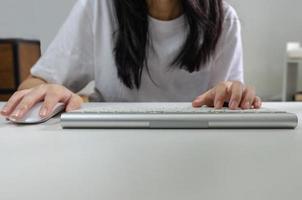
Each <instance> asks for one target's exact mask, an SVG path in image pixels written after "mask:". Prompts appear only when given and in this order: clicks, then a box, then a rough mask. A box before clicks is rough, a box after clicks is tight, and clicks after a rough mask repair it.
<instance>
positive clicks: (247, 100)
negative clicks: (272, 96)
mask: <svg viewBox="0 0 302 200" xmlns="http://www.w3.org/2000/svg"><path fill="white" fill-rule="evenodd" d="M255 97H256V92H255V89H254V88H253V87H250V86H249V87H247V88H246V89H245V91H244V92H243V98H242V101H241V105H240V107H241V108H242V109H250V108H251V107H252V105H253V102H254V99H255Z"/></svg>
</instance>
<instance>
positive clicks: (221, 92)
mask: <svg viewBox="0 0 302 200" xmlns="http://www.w3.org/2000/svg"><path fill="white" fill-rule="evenodd" d="M227 97H228V92H227V85H226V84H224V83H222V84H219V85H218V86H217V87H216V89H215V98H214V107H215V108H216V109H221V108H222V107H223V104H224V101H225V100H226V99H227Z"/></svg>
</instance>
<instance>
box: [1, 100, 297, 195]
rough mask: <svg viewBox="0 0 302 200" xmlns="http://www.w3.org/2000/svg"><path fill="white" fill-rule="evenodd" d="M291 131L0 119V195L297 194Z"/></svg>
mask: <svg viewBox="0 0 302 200" xmlns="http://www.w3.org/2000/svg"><path fill="white" fill-rule="evenodd" d="M2 105H3V104H2ZM265 106H266V107H269V108H279V109H285V110H288V111H291V112H296V113H297V114H299V120H300V124H299V127H298V128H297V129H295V130H62V129H61V127H60V124H59V120H58V119H54V120H52V121H50V122H48V123H46V124H43V125H36V126H26V127H22V126H21V127H17V126H14V125H11V124H7V123H6V122H5V120H3V119H0V199H1V200H151V199H154V200H184V199H185V200H195V199H196V200H216V199H217V200H262V199H263V200H285V199H286V200H301V199H302V124H301V119H302V104H301V103H300V104H298V103H267V104H265Z"/></svg>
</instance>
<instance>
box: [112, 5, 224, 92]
mask: <svg viewBox="0 0 302 200" xmlns="http://www.w3.org/2000/svg"><path fill="white" fill-rule="evenodd" d="M181 3H182V9H183V13H184V16H185V17H186V21H187V23H188V26H189V32H188V35H187V39H186V42H185V44H184V45H183V47H182V49H181V50H180V53H179V55H178V56H177V57H176V58H175V59H174V61H173V63H171V66H172V65H176V66H179V68H180V69H185V70H187V71H189V72H191V73H192V72H194V71H198V70H200V68H201V66H202V65H204V64H206V63H207V62H208V61H209V60H210V58H211V56H212V55H213V54H214V52H215V50H216V46H217V43H218V40H219V38H220V35H221V32H222V24H223V18H224V14H223V3H222V0H181ZM114 6H115V11H116V17H117V21H118V30H117V32H116V34H117V36H116V43H115V49H114V54H115V61H116V65H117V70H118V76H119V78H120V79H121V81H122V82H123V83H124V84H125V85H126V86H127V87H128V88H130V89H133V88H134V87H136V88H139V87H140V84H141V77H142V72H143V68H144V67H147V61H146V60H147V46H148V41H149V40H148V26H149V25H148V6H147V2H146V0H114ZM147 70H148V69H147Z"/></svg>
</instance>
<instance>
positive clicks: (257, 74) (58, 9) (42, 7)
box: [0, 0, 302, 98]
mask: <svg viewBox="0 0 302 200" xmlns="http://www.w3.org/2000/svg"><path fill="white" fill-rule="evenodd" d="M228 1H229V2H230V3H231V4H232V5H234V7H235V8H236V10H237V11H238V13H239V16H240V20H241V23H242V27H243V40H244V51H245V68H246V82H247V83H249V84H253V85H255V86H256V87H257V90H258V93H259V94H260V95H261V96H262V97H265V98H271V97H275V96H279V95H281V89H282V78H283V63H284V55H285V44H286V41H301V42H302V9H301V8H302V1H301V0H228ZM74 2H75V0H63V1H62V0H51V1H48V0H0V37H25V38H39V39H41V40H42V49H43V51H44V50H45V48H46V47H47V45H48V44H49V43H50V42H51V40H52V39H53V37H54V36H55V34H56V32H57V30H58V28H59V27H60V25H61V24H62V23H63V21H64V19H65V18H66V16H67V15H68V13H69V11H70V9H71V7H72V5H73V3H74ZM300 82H301V83H302V81H300ZM301 83H300V85H301V88H302V84H301Z"/></svg>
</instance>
